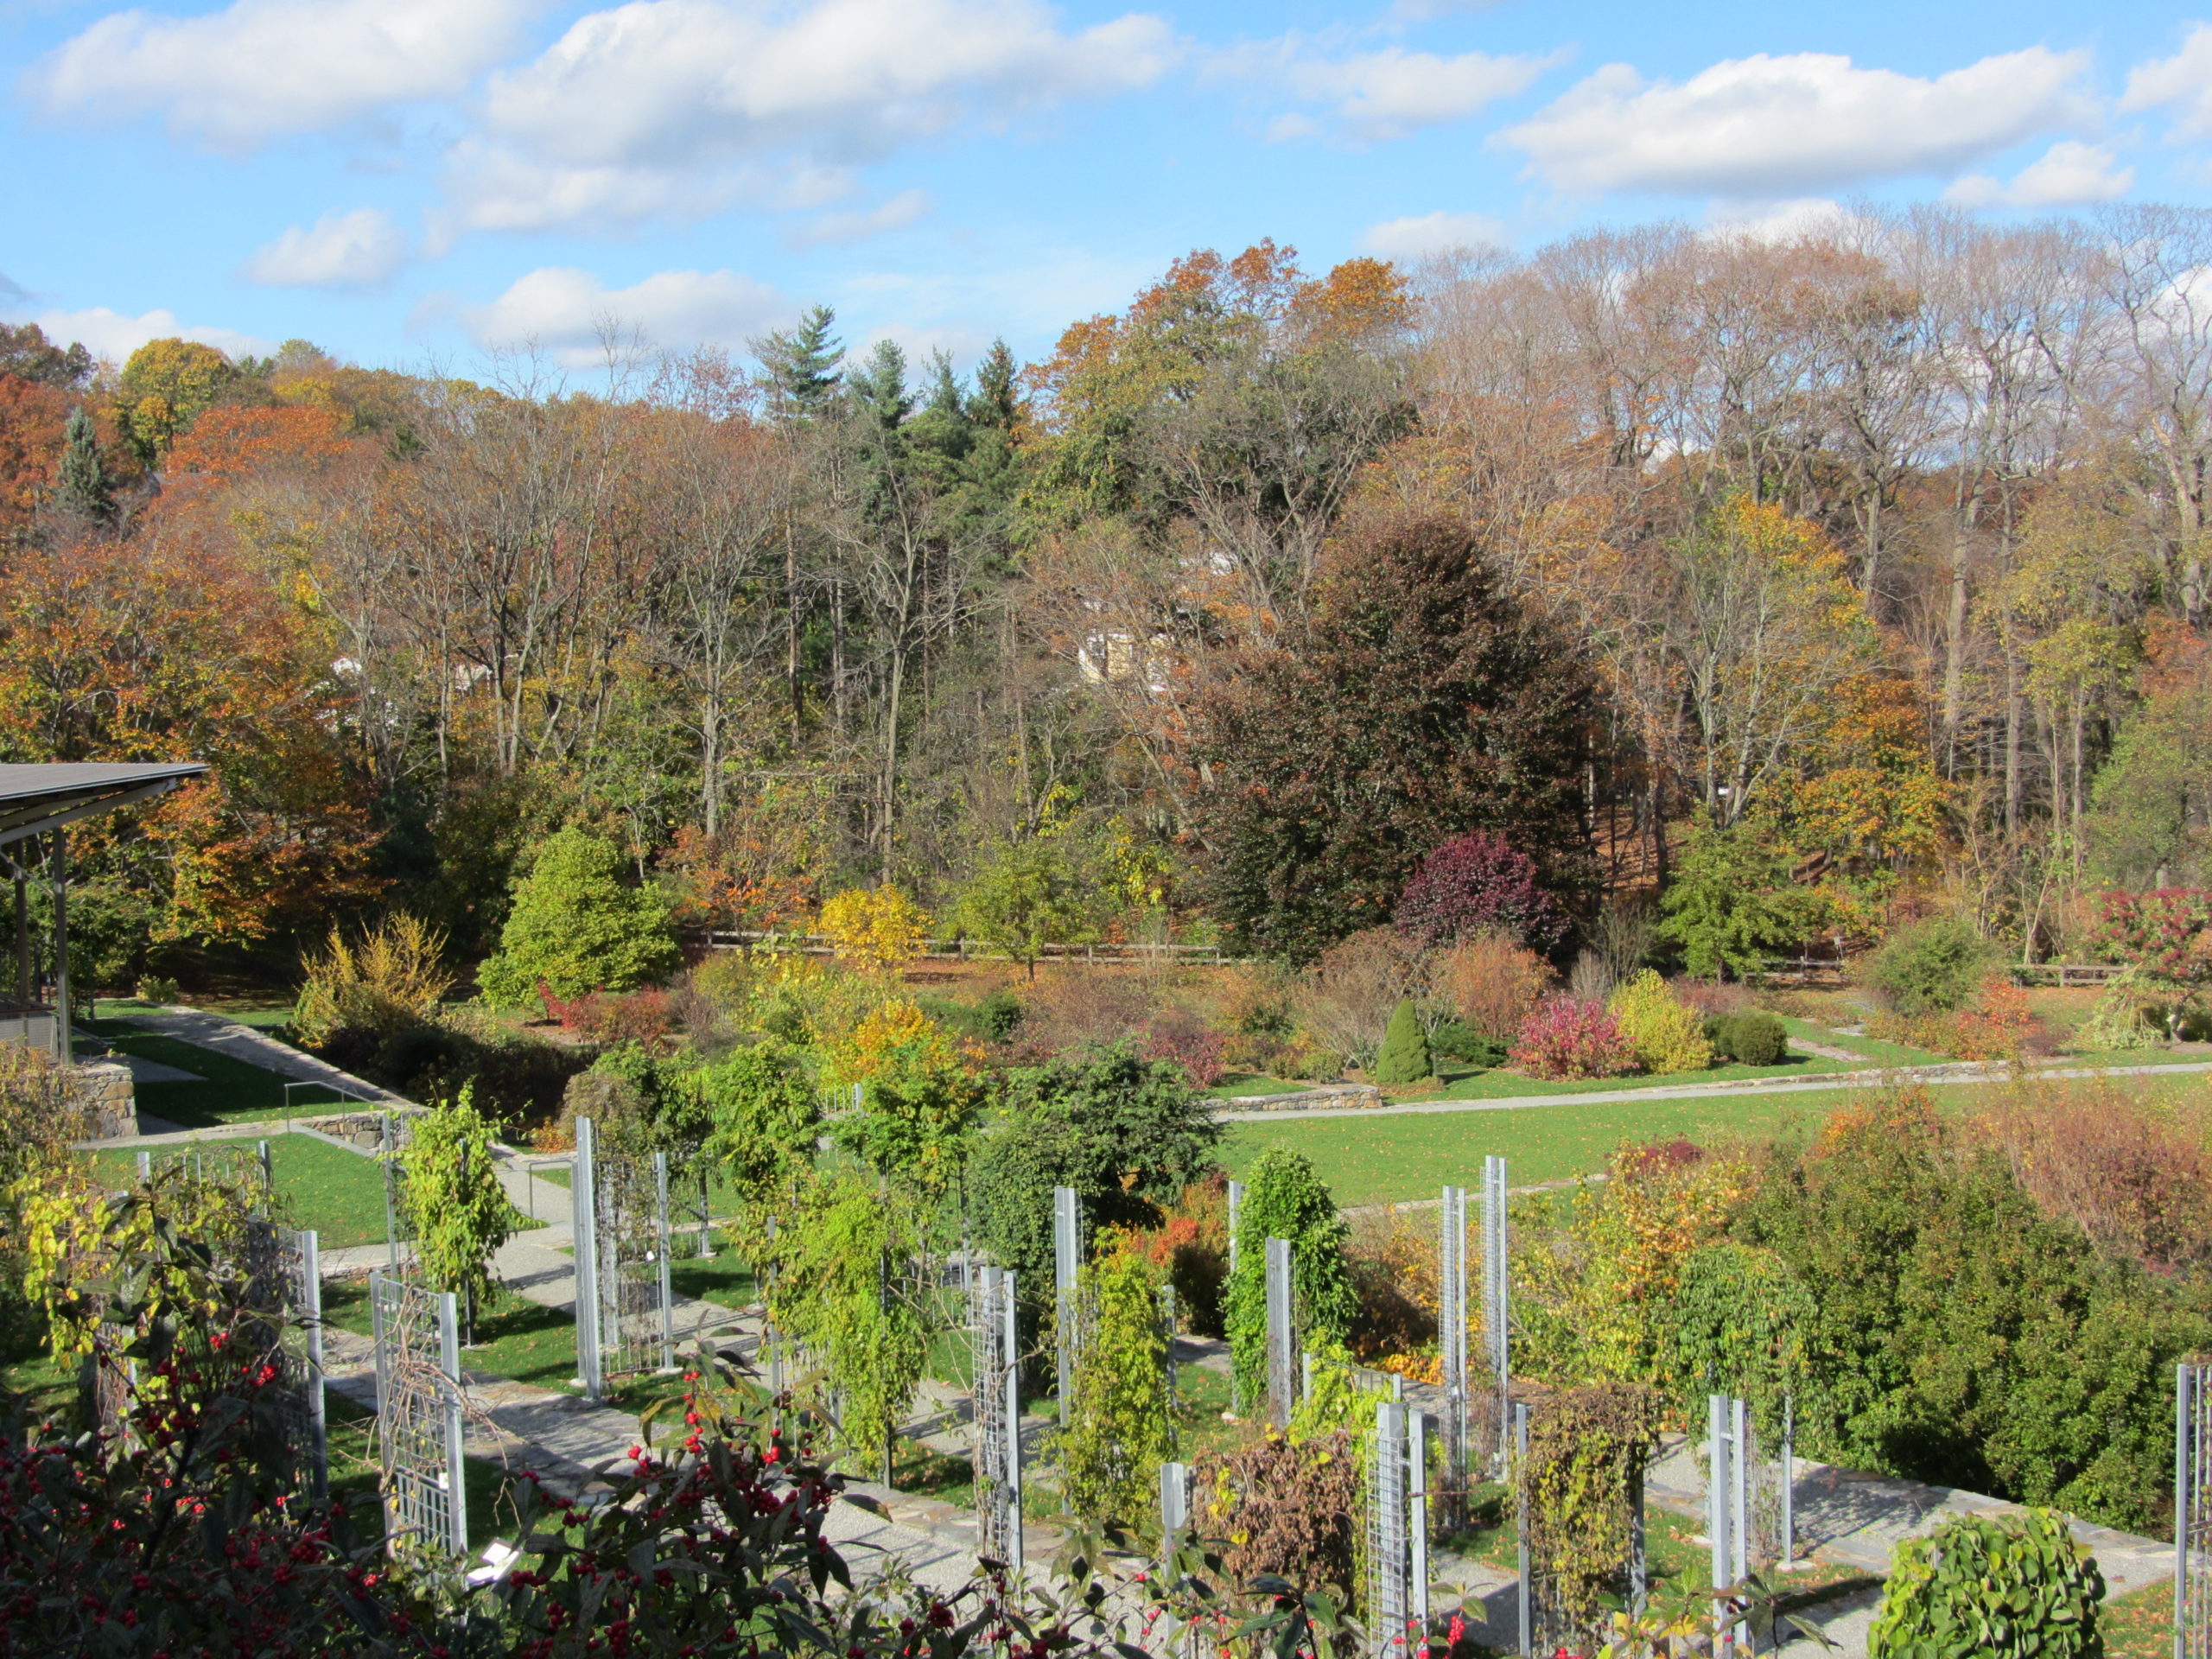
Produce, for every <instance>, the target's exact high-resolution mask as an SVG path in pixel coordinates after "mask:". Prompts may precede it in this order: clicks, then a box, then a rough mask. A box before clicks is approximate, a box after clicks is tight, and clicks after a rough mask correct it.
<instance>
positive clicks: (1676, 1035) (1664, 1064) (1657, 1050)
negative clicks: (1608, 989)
mask: <svg viewBox="0 0 2212 1659" xmlns="http://www.w3.org/2000/svg"><path fill="white" fill-rule="evenodd" d="M1605 1011H1606V1012H1607V1013H1608V1014H1611V1015H1612V1016H1613V1023H1614V1024H1615V1025H1616V1026H1618V1027H1620V1033H1621V1037H1622V1039H1623V1040H1624V1041H1625V1042H1626V1043H1627V1044H1628V1046H1629V1049H1630V1052H1632V1053H1634V1054H1635V1056H1636V1063H1637V1065H1640V1066H1642V1067H1643V1069H1644V1070H1645V1071H1649V1072H1650V1073H1652V1074H1653V1075H1654V1076H1655V1077H1663V1076H1665V1075H1667V1074H1668V1073H1669V1072H1674V1071H1704V1070H1705V1068H1706V1067H1707V1066H1708V1065H1712V1064H1713V1045H1712V1043H1711V1042H1710V1041H1708V1040H1707V1038H1706V1034H1705V1020H1704V1019H1703V1018H1702V1017H1701V1016H1700V1014H1698V1011H1697V1010H1696V1009H1695V1008H1693V1007H1689V1006H1688V1004H1687V1003H1685V1002H1683V1001H1681V998H1679V997H1677V996H1676V995H1675V994H1674V993H1673V992H1672V991H1670V990H1669V989H1668V988H1667V982H1666V981H1665V980H1663V979H1662V978H1660V977H1659V976H1658V975H1657V974H1656V973H1655V972H1653V971H1652V970H1651V969H1649V968H1647V969H1644V970H1643V972H1642V973H1640V974H1638V975H1637V976H1636V977H1635V978H1634V979H1632V980H1630V981H1629V982H1628V983H1627V984H1625V985H1624V986H1622V987H1620V988H1618V990H1616V991H1615V992H1614V993H1613V994H1612V995H1611V997H1609V998H1607V999H1606V1001H1605Z"/></svg>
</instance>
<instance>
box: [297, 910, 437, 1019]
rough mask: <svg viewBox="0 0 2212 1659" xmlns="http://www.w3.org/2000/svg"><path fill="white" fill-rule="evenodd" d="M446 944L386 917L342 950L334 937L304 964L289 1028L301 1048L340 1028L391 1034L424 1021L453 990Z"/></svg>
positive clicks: (411, 921)
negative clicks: (446, 963) (301, 1041)
mask: <svg viewBox="0 0 2212 1659" xmlns="http://www.w3.org/2000/svg"><path fill="white" fill-rule="evenodd" d="M445 950H446V936H445V931H444V930H443V929H442V928H436V927H433V926H431V925H430V924H429V923H428V922H426V921H424V920H423V919H422V918H420V917H418V916H409V915H406V914H404V913H402V914H399V915H394V916H387V917H385V918H384V919H383V920H382V921H380V922H378V924H377V925H375V926H374V927H372V928H371V929H370V930H369V931H367V932H366V933H364V934H363V935H362V936H361V938H360V939H359V941H358V942H357V943H353V944H348V943H347V942H346V937H345V935H344V934H342V933H340V931H338V929H336V928H332V929H331V930H330V938H328V940H327V942H326V943H325V944H324V945H323V948H322V950H321V954H319V955H316V956H313V957H308V960H307V964H306V965H307V983H306V984H304V985H302V987H301V988H300V1000H299V1003H298V1005H297V1006H296V1007H295V1008H294V1010H293V1013H292V1024H293V1026H294V1027H295V1028H296V1030H297V1031H298V1032H299V1033H300V1035H301V1036H302V1037H303V1038H305V1039H307V1040H308V1042H309V1043H320V1042H322V1041H325V1040H326V1039H328V1037H329V1036H330V1034H331V1033H333V1032H334V1031H336V1030H338V1029H340V1027H357V1028H359V1029H362V1030H367V1031H375V1032H379V1033H391V1032H393V1031H397V1030H399V1029H400V1028H402V1027H406V1026H410V1025H412V1024H414V1023H415V1022H416V1020H427V1019H429V1017H430V1015H431V1014H434V1013H435V1012H436V1010H437V1006H438V1004H439V1003H440V1002H441V1001H443V1000H444V998H445V995H446V993H447V992H448V991H449V990H451V989H452V988H453V976H452V975H451V974H450V973H448V971H447V970H446V969H445V967H444V965H443V958H444V956H445Z"/></svg>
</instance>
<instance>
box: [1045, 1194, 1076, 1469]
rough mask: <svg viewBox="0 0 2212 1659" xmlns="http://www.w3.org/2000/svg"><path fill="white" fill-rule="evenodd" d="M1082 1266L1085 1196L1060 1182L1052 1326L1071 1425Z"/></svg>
mask: <svg viewBox="0 0 2212 1659" xmlns="http://www.w3.org/2000/svg"><path fill="white" fill-rule="evenodd" d="M1082 1269H1083V1200H1082V1199H1081V1198H1079V1197H1077V1193H1076V1190H1075V1189H1074V1188H1073V1187H1071V1186H1056V1187H1054V1188H1053V1189H1052V1328H1053V1352H1054V1355H1055V1357H1057V1360H1058V1366H1057V1377H1058V1385H1059V1391H1060V1427H1063V1428H1065V1427H1067V1425H1068V1412H1069V1410H1070V1401H1071V1398H1072V1397H1073V1395H1074V1393H1075V1367H1076V1360H1077V1357H1078V1355H1077V1350H1078V1349H1079V1348H1080V1347H1081V1346H1082V1343H1083V1319H1082V1313H1081V1310H1080V1309H1079V1308H1078V1307H1077V1302H1076V1295H1077V1280H1078V1277H1079V1275H1080V1274H1081V1272H1082Z"/></svg>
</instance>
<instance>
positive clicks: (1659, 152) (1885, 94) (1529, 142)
mask: <svg viewBox="0 0 2212 1659" xmlns="http://www.w3.org/2000/svg"><path fill="white" fill-rule="evenodd" d="M2087 67H2088V57H2087V55H2086V54H2082V53H2079V52H2052V51H2050V50H2048V49H2046V48H2043V47H2031V48H2028V49H2027V50H2026V51H2024V52H2012V53H2007V54H2004V55H2003V56H1999V57H1989V58H1984V59H1982V60H1980V62H1979V63H1975V64H1971V65H1969V66H1968V67H1966V68H1963V69H1955V70H1953V71H1951V72H1950V73H1948V74H1945V75H1939V76H1937V77H1936V78H1935V79H1932V80H1929V79H1919V78H1916V77H1915V76H1911V75H1901V74H1898V73H1896V72H1895V71H1893V70H1888V69H1861V68H1859V67H1855V66H1854V65H1853V63H1852V61H1851V60H1850V59H1848V58H1847V57H1842V56H1839V55H1834V54H1826V53H1809V52H1808V53H1799V54H1796V55H1794V56H1789V57H1770V56H1768V55H1766V54H1759V55H1758V56H1756V57H1750V58H1737V59H1732V60H1728V61H1726V62H1723V63H1717V64H1715V65H1713V67H1711V68H1709V69H1707V70H1704V71H1703V72H1701V73H1699V74H1697V75H1694V76H1693V77H1692V78H1691V79H1688V80H1687V81H1684V82H1681V83H1679V84H1677V83H1675V82H1674V81H1668V80H1659V81H1646V80H1645V79H1643V77H1642V76H1641V75H1639V74H1637V72H1636V71H1635V70H1634V69H1632V68H1630V67H1629V66H1628V65H1627V64H1624V63H1616V64H1609V65H1607V66H1606V67H1605V68H1603V69H1600V70H1599V71H1598V72H1597V73H1595V74H1593V75H1592V76H1590V77H1589V78H1588V79H1586V80H1584V81H1582V82H1581V83H1580V85H1579V86H1575V87H1573V89H1572V90H1570V91H1569V92H1567V94H1566V95H1565V96H1564V97H1562V98H1560V99H1558V100H1557V101H1556V102H1554V103H1553V104H1551V105H1548V106H1546V107H1545V108H1544V109H1542V110H1540V111H1537V112H1536V114H1535V115H1534V116H1533V117H1531V118H1529V120H1527V121H1524V122H1522V123H1521V124H1519V125H1517V126H1514V127H1510V128H1508V129H1507V130H1505V131H1504V133H1503V134H1502V135H1501V137H1502V138H1503V142H1505V143H1510V144H1512V145H1514V146H1516V147H1517V148H1518V149H1522V150H1523V151H1524V152H1526V153H1527V155H1528V156H1529V162H1530V170H1531V171H1532V172H1534V173H1535V174H1536V175H1540V176H1541V177H1542V178H1544V179H1545V180H1547V181H1548V182H1550V183H1551V184H1553V185H1554V186H1557V187H1559V188H1562V189H1568V190H1654V191H1667V192H1676V193H1682V194H1706V193H1712V194H1721V195H1730V196H1738V197H1751V198H1769V199H1771V198H1776V197H1787V196H1793V195H1796V194H1803V193H1807V192H1810V191H1815V190H1821V189H1830V188H1836V187H1839V186H1842V185H1847V184H1852V183H1855V182H1859V181H1867V180H1873V179H1885V178H1895V177H1897V176H1900V175H1908V174H1917V173H1934V174H1948V173H1951V172H1954V171H1955V170H1957V169H1958V168H1961V167H1964V166H1966V165H1967V164H1968V163H1970V162H1974V161H1977V160H1979V159H1980V158H1981V157H1982V156H1990V155H1994V154H1996V153H1997V152H1998V151H1999V150H2003V149H2009V148H2010V147H2011V146H2012V145H2013V144H2016V143H2019V142H2020V141H2021V140H2022V139H2024V138H2026V137H2031V136H2033V135H2034V134H2036V133H2037V132H2042V131H2047V130H2050V129H2051V128H2053V127H2064V126H2067V125H2069V124H2077V123H2082V122H2086V121H2088V120H2091V119H2093V118H2094V111H2093V110H2092V109H2091V108H2090V106H2089V105H2088V104H2087V102H2086V101H2085V99H2083V98H2082V95H2081V93H2080V92H2078V91H2077V90H2076V82H2077V81H2078V80H2079V79H2080V77H2081V75H2082V72H2083V71H2084V70H2085V69H2086V68H2087Z"/></svg>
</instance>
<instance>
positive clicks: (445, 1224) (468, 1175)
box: [399, 1084, 515, 1341]
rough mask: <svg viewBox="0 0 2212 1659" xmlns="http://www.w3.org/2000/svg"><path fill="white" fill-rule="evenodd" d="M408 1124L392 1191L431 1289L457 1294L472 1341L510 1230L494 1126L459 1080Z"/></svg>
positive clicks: (511, 1211)
mask: <svg viewBox="0 0 2212 1659" xmlns="http://www.w3.org/2000/svg"><path fill="white" fill-rule="evenodd" d="M410 1130H411V1133H410V1137H409V1140H408V1142H407V1148H406V1150H405V1151H404V1153H402V1154H400V1188H399V1191H400V1204H401V1207H402V1208H403V1210H404V1211H405V1213H406V1217H407V1224H408V1229H409V1230H410V1232H411V1233H412V1234H413V1236H414V1239H415V1259H416V1261H417V1262H419V1263H421V1265H422V1269H423V1277H424V1278H425V1279H427V1280H429V1282H430V1285H431V1287H433V1288H434V1289H437V1290H450V1291H452V1292H454V1294H457V1295H459V1296H460V1297H461V1301H462V1305H463V1307H464V1308H465V1310H466V1313H465V1319H466V1322H467V1331H468V1336H467V1339H468V1340H470V1341H474V1339H475V1327H476V1307H477V1304H478V1303H479V1302H480V1301H481V1300H484V1299H485V1298H486V1297H488V1296H489V1295H490V1294H492V1283H493V1281H492V1257H493V1254H494V1253H495V1252H496V1251H497V1250H498V1249H499V1247H500V1246H501V1245H502V1244H505V1243H506V1242H507V1240H508V1239H509V1238H511V1237H512V1236H513V1235H514V1230H515V1228H514V1221H515V1211H514V1206H513V1205H510V1204H509V1203H508V1202H507V1194H506V1190H505V1188H504V1187H502V1186H501V1185H499V1165H498V1164H497V1163H496V1162H495V1161H494V1160H493V1157H492V1143H493V1140H494V1138H495V1135H494V1131H493V1127H492V1123H491V1121H490V1120H489V1119H488V1118H486V1116H484V1115H483V1114H482V1113H481V1112H479V1111H478V1110H477V1109H476V1103H475V1100H474V1096H473V1092H472V1090H471V1088H470V1086H469V1085H468V1084H462V1085H461V1093H460V1094H459V1095H457V1096H454V1099H453V1100H451V1101H450V1102H446V1103H440V1104H438V1105H434V1106H432V1107H431V1108H430V1109H429V1110H428V1111H426V1112H424V1113H423V1114H422V1115H421V1116H418V1117H416V1119H415V1121H414V1122H413V1123H412V1125H411V1126H410Z"/></svg>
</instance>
